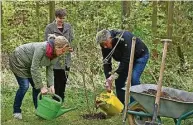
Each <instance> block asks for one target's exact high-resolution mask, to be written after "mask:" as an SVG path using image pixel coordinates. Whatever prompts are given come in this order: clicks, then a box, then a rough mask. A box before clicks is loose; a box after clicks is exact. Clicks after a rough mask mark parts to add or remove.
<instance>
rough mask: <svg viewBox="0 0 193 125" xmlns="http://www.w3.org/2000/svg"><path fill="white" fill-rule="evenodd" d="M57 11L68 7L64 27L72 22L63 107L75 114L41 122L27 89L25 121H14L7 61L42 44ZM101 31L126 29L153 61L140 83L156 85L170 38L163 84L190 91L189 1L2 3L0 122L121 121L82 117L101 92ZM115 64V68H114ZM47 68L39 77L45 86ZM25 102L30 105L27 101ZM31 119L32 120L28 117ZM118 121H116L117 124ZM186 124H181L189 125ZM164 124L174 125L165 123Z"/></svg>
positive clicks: (192, 39)
mask: <svg viewBox="0 0 193 125" xmlns="http://www.w3.org/2000/svg"><path fill="white" fill-rule="evenodd" d="M57 8H66V10H67V17H66V19H65V21H66V22H69V23H71V25H72V26H73V29H74V35H75V39H74V41H73V43H72V46H73V48H74V49H75V51H74V52H73V57H72V66H71V71H70V77H69V80H68V86H67V92H66V101H65V102H66V105H71V106H78V107H79V108H78V110H76V111H73V112H71V113H69V114H71V115H64V116H62V117H61V118H58V119H56V120H55V121H51V122H50V121H40V120H37V117H36V116H35V114H34V109H33V105H32V99H31V90H30V91H29V92H28V93H27V95H26V97H25V99H24V103H23V110H24V112H25V113H26V115H25V116H24V119H26V120H24V121H22V122H21V121H14V120H13V119H12V104H13V98H14V96H15V92H16V90H17V87H18V86H17V83H16V80H15V78H14V75H13V74H12V73H11V71H10V70H9V65H8V57H9V54H10V53H11V52H12V51H13V50H14V48H15V47H17V46H19V45H21V44H24V43H28V42H42V41H44V30H45V27H46V25H47V24H48V23H50V22H52V21H53V20H54V18H55V17H54V12H55V9H57ZM101 29H124V30H128V31H130V32H132V33H133V34H135V35H136V36H137V37H139V38H141V39H142V40H143V41H144V42H145V44H146V45H147V46H148V48H149V50H150V53H151V58H150V60H149V62H148V64H147V67H146V69H145V71H144V73H143V75H142V78H141V82H142V83H152V84H155V83H157V80H158V77H159V70H160V64H161V56H162V48H163V43H161V42H160V39H163V38H169V39H172V42H171V43H170V45H169V48H168V53H167V60H166V67H165V72H164V79H163V85H164V86H168V87H172V88H176V89H182V90H185V91H190V92H193V87H192V85H193V75H192V74H193V54H192V53H193V1H175V2H174V1H3V2H1V93H2V95H1V102H2V103H1V116H2V117H1V122H2V124H4V125H10V124H25V125H26V124H31V123H33V122H36V123H37V124H38V123H39V122H41V123H42V124H53V125H54V124H62V123H63V122H64V121H65V122H67V124H89V123H90V122H91V123H92V122H93V123H92V124H96V125H97V124H112V125H116V124H117V125H118V124H120V122H121V118H120V117H114V118H112V119H108V120H105V121H97V120H96V121H95V120H94V121H86V120H84V119H82V118H81V117H80V115H81V114H84V113H86V112H95V109H94V106H93V102H94V97H95V96H96V93H100V92H101V91H102V90H103V89H104V81H105V78H104V74H103V67H102V56H101V51H100V47H99V46H98V45H97V44H96V42H95V36H96V33H97V31H99V30H101ZM116 65H117V64H116V63H115V62H114V65H113V67H114V69H115V68H116ZM44 76H45V69H44V70H42V77H43V79H44V83H45V77H44ZM27 100H28V101H27ZM32 116H33V117H32ZM118 121H120V122H118ZM91 123H90V124H91ZM191 123H192V121H191V120H189V121H187V122H184V125H188V124H191ZM165 124H166V125H170V124H172V122H171V121H170V120H168V119H165Z"/></svg>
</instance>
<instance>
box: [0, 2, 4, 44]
mask: <svg viewBox="0 0 193 125" xmlns="http://www.w3.org/2000/svg"><path fill="white" fill-rule="evenodd" d="M0 4H1V42H3V39H4V38H3V37H4V35H3V32H2V29H3V5H2V1H1V2H0Z"/></svg>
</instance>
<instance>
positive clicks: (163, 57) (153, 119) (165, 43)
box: [145, 39, 172, 125]
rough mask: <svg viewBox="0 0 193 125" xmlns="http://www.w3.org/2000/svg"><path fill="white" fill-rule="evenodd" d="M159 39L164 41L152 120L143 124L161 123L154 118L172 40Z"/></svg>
mask: <svg viewBox="0 0 193 125" xmlns="http://www.w3.org/2000/svg"><path fill="white" fill-rule="evenodd" d="M161 41H162V42H164V49H163V55H162V62H161V68H160V75H159V81H158V86H157V94H156V99H155V104H154V110H153V118H152V121H146V122H145V125H161V123H157V122H156V119H157V116H158V110H159V103H160V96H161V89H162V79H163V73H164V66H165V58H166V53H167V47H168V44H169V42H171V41H172V40H171V39H162V40H161Z"/></svg>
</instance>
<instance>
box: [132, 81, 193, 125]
mask: <svg viewBox="0 0 193 125" xmlns="http://www.w3.org/2000/svg"><path fill="white" fill-rule="evenodd" d="M148 90H157V85H154V84H141V85H136V86H132V87H131V89H130V91H131V96H132V97H133V98H134V99H135V102H133V103H131V104H129V107H130V108H129V110H128V121H129V124H130V125H144V124H145V121H151V118H152V116H153V107H154V102H155V95H152V94H149V93H145V92H147V91H148ZM162 92H164V93H167V94H169V97H174V98H165V97H161V98H160V107H159V108H160V109H159V112H158V117H157V121H158V123H161V124H162V122H161V117H168V118H173V119H174V122H175V125H180V124H181V121H182V120H185V119H188V118H193V93H192V92H186V91H183V90H178V89H174V88H169V87H162ZM176 97H177V98H178V99H175V98H176Z"/></svg>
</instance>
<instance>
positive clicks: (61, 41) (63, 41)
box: [54, 36, 69, 48]
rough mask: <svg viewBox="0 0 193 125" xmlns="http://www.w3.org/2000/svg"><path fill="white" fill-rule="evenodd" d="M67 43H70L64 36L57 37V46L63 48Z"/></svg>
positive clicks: (55, 42)
mask: <svg viewBox="0 0 193 125" xmlns="http://www.w3.org/2000/svg"><path fill="white" fill-rule="evenodd" d="M66 44H68V45H69V42H68V40H67V39H66V38H65V37H64V36H57V37H55V41H54V46H55V48H63V47H64V46H65V45H66Z"/></svg>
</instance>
